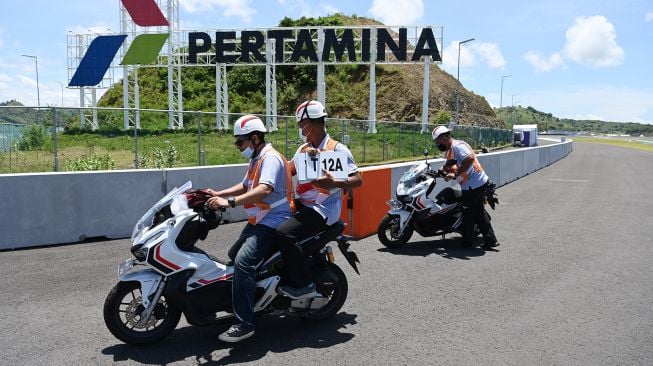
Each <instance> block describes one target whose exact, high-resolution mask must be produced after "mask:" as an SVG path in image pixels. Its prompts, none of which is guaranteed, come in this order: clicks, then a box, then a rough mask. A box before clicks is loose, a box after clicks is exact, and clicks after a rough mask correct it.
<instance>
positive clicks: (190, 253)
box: [104, 182, 358, 344]
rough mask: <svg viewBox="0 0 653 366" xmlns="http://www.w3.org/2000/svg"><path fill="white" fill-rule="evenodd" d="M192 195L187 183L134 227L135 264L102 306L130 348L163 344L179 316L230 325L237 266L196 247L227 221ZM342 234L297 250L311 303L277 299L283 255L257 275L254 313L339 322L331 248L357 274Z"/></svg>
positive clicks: (202, 197)
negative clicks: (307, 273) (313, 290)
mask: <svg viewBox="0 0 653 366" xmlns="http://www.w3.org/2000/svg"><path fill="white" fill-rule="evenodd" d="M191 188H192V184H191V182H187V183H186V184H184V185H183V186H181V187H179V188H176V189H174V190H172V191H171V192H170V193H168V194H167V195H166V196H165V197H163V198H162V199H161V200H160V201H159V202H157V203H156V204H155V205H154V206H153V207H152V208H150V209H149V210H148V211H147V212H146V213H145V215H143V217H142V218H141V219H140V220H139V221H138V223H137V224H136V226H135V227H134V230H133V233H132V236H131V242H132V246H131V252H132V254H133V256H134V258H129V259H127V260H126V261H125V262H124V263H122V264H120V266H119V267H118V277H119V280H120V281H119V282H118V284H116V285H115V286H114V287H113V289H112V290H111V291H110V292H109V295H108V296H107V299H106V301H105V303H104V321H105V323H106V326H107V328H109V331H111V333H112V334H113V335H114V336H115V337H116V338H118V339H120V340H121V341H123V342H125V343H130V344H149V343H153V342H156V341H158V340H160V339H162V338H163V337H165V336H166V335H168V334H169V333H170V332H171V331H172V330H174V329H175V327H176V326H177V323H178V322H179V319H180V317H181V314H182V313H183V314H184V316H185V317H186V320H187V321H188V323H189V324H191V325H209V324H215V323H222V322H231V321H232V320H233V314H231V313H232V311H233V310H232V302H231V287H232V279H233V274H234V271H233V266H232V265H231V264H230V263H228V262H225V261H221V260H219V259H217V258H215V257H213V256H211V255H209V254H207V253H205V252H204V251H202V250H201V249H199V248H197V247H195V244H196V243H197V241H198V240H200V239H201V240H204V239H205V238H206V236H207V234H208V232H209V230H212V229H215V228H217V227H218V226H219V224H220V222H221V220H222V214H221V213H218V212H216V211H211V210H209V209H208V208H207V206H206V204H205V202H206V199H207V198H208V195H206V194H205V193H204V194H202V193H203V192H202V191H189V190H190V189H191ZM344 226H345V224H344V223H343V222H337V223H335V224H334V225H332V226H330V227H328V228H327V229H326V230H325V231H323V232H320V233H319V234H317V235H315V236H313V237H310V238H307V239H304V240H303V241H301V242H300V243H301V245H302V247H303V248H304V254H305V255H306V258H307V259H306V260H307V261H308V263H309V268H310V270H311V277H312V278H313V280H314V281H315V283H316V287H317V293H318V295H317V296H315V297H313V298H308V299H300V300H293V299H290V298H287V297H284V296H283V295H281V294H279V293H278V292H277V288H278V287H279V286H282V285H284V284H285V281H284V277H283V273H284V265H283V260H282V257H281V254H280V253H279V252H275V253H273V254H271V255H270V256H269V257H267V258H266V259H265V260H264V261H263V262H262V263H261V264H260V265H259V267H258V268H257V281H258V282H257V287H256V300H255V301H256V304H255V306H254V311H255V313H257V314H266V313H272V312H281V313H286V314H292V315H296V316H299V317H302V318H306V319H314V320H320V319H326V318H328V317H331V316H333V315H335V314H336V313H337V312H338V311H339V310H340V308H341V307H342V305H343V304H344V302H345V300H346V298H347V291H348V286H347V277H346V276H345V274H344V272H343V271H342V270H341V269H340V268H339V267H338V266H337V265H336V264H335V262H334V255H333V251H332V249H331V246H328V245H327V244H328V243H329V242H331V241H336V242H337V244H338V248H339V249H340V251H341V252H342V253H343V255H344V256H345V258H346V259H347V262H348V263H350V264H351V266H352V267H353V268H354V270H355V271H356V273H358V269H357V266H356V263H357V262H358V258H357V256H356V253H354V252H352V251H350V250H349V245H350V244H349V241H350V240H352V238H351V237H347V236H344V235H341V233H342V231H343V229H344ZM139 267H140V268H141V270H136V269H137V268H139Z"/></svg>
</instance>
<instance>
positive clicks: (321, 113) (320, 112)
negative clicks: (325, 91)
mask: <svg viewBox="0 0 653 366" xmlns="http://www.w3.org/2000/svg"><path fill="white" fill-rule="evenodd" d="M326 116H327V113H326V109H325V108H324V106H323V105H322V103H320V102H318V101H317V100H307V101H305V102H304V103H302V104H300V105H299V107H297V110H296V111H295V119H296V120H297V122H299V121H301V120H303V119H306V118H310V119H317V118H320V117H326Z"/></svg>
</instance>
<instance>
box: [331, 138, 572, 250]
mask: <svg viewBox="0 0 653 366" xmlns="http://www.w3.org/2000/svg"><path fill="white" fill-rule="evenodd" d="M571 151H572V143H571V141H567V142H566V143H564V144H556V145H545V146H538V147H530V148H523V149H517V150H509V151H501V152H495V153H488V154H481V155H478V159H479V162H480V163H481V165H482V166H483V169H484V170H485V172H486V173H487V174H488V176H489V177H490V179H492V181H494V182H495V183H496V184H497V186H499V187H500V186H503V185H506V184H508V183H510V182H512V181H515V180H517V179H519V178H521V177H523V176H525V175H527V174H530V173H532V172H534V171H536V170H538V169H541V168H543V167H545V166H547V165H550V164H552V163H553V162H555V161H557V160H559V159H561V158H563V157H565V156H567V155H568V154H569V153H570V152H571ZM415 163H416V161H414V162H408V163H397V164H388V165H379V166H374V167H367V168H362V169H361V173H362V175H363V186H362V187H361V188H359V189H356V190H354V200H353V201H354V202H353V215H351V216H353V217H355V218H356V219H355V220H354V222H353V224H352V225H350V228H349V229H350V231H349V232H348V234H349V235H353V236H355V237H365V236H369V235H373V234H375V233H376V228H377V227H378V224H379V222H381V219H382V218H383V216H385V214H386V212H387V210H388V207H387V205H385V206H384V205H383V204H382V203H385V202H387V201H388V200H389V199H391V198H394V197H395V189H396V187H397V184H398V182H399V179H400V178H401V175H402V174H404V172H405V171H407V170H408V169H410V167H412V166H413V165H414V164H415ZM429 164H430V165H431V167H432V168H434V169H436V168H439V167H440V166H442V165H443V164H444V159H429ZM386 170H390V172H391V174H390V177H389V179H390V181H389V182H384V181H383V175H382V174H381V173H382V172H384V171H386ZM372 172H374V174H373V175H372V174H371V173H372ZM366 176H369V178H372V179H366ZM388 183H389V184H388ZM454 185H455V183H453V182H448V183H447V182H444V180H438V182H437V185H436V187H435V189H434V190H433V192H432V193H431V196H435V195H437V194H438V193H439V192H440V191H441V190H442V189H444V188H447V187H453V186H454ZM379 188H380V189H379ZM347 217H348V215H344V214H343V215H342V216H341V218H342V219H343V220H345V221H347V220H346V218H347Z"/></svg>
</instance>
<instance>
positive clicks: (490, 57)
mask: <svg viewBox="0 0 653 366" xmlns="http://www.w3.org/2000/svg"><path fill="white" fill-rule="evenodd" d="M471 48H472V49H473V50H474V52H475V53H477V54H478V55H479V57H480V58H481V59H483V60H484V61H485V63H486V64H487V65H488V67H489V68H491V69H502V68H504V67H505V66H506V60H505V59H504V58H503V55H502V54H501V49H500V48H499V45H497V44H496V43H488V42H478V43H472V45H471Z"/></svg>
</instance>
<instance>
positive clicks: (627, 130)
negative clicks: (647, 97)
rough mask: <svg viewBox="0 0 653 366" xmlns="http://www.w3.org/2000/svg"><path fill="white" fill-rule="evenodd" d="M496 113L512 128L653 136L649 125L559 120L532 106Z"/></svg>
mask: <svg viewBox="0 0 653 366" xmlns="http://www.w3.org/2000/svg"><path fill="white" fill-rule="evenodd" d="M494 111H495V112H496V115H497V118H499V119H500V120H502V121H504V122H505V123H506V124H508V125H510V126H512V125H515V124H537V125H538V129H539V130H540V131H551V130H555V131H568V132H586V133H599V134H627V135H631V136H639V135H645V136H653V125H649V124H642V123H634V122H605V121H598V120H575V119H569V118H558V117H555V116H553V115H552V114H551V113H544V112H541V111H538V110H537V109H535V108H533V107H530V106H529V107H526V108H524V107H522V106H516V107H503V108H495V109H494Z"/></svg>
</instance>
